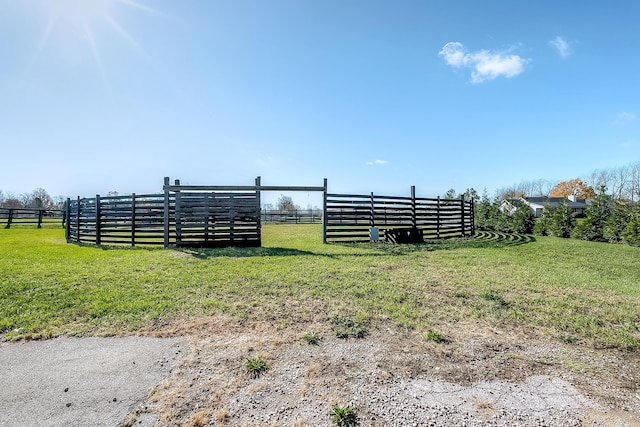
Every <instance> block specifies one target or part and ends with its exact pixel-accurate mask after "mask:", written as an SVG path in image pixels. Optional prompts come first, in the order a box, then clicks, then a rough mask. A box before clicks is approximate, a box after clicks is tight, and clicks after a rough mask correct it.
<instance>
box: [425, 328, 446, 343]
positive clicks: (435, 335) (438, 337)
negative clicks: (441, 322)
mask: <svg viewBox="0 0 640 427" xmlns="http://www.w3.org/2000/svg"><path fill="white" fill-rule="evenodd" d="M425 338H426V339H427V340H428V341H433V342H437V343H443V342H446V341H447V340H446V339H445V337H444V336H443V335H442V334H441V333H440V332H438V331H434V330H429V331H428V332H427V334H426V335H425Z"/></svg>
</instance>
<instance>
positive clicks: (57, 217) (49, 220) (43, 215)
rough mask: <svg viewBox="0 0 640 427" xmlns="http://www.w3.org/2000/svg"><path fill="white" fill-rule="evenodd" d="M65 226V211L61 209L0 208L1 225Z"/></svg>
mask: <svg viewBox="0 0 640 427" xmlns="http://www.w3.org/2000/svg"><path fill="white" fill-rule="evenodd" d="M2 225H4V228H11V227H15V226H25V225H26V226H33V225H35V226H37V228H42V227H43V226H47V227H49V226H51V227H60V226H62V227H64V225H65V211H63V210H59V209H35V208H34V209H30V208H0V226H2Z"/></svg>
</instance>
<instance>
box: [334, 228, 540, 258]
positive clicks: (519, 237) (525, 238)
mask: <svg viewBox="0 0 640 427" xmlns="http://www.w3.org/2000/svg"><path fill="white" fill-rule="evenodd" d="M535 241H536V239H535V237H533V236H530V235H525V234H510V233H498V232H494V231H479V232H477V233H476V235H475V236H473V237H463V238H448V239H433V240H425V241H424V242H423V243H416V244H394V243H386V242H378V243H350V244H345V245H348V246H352V247H356V248H362V249H364V248H366V249H373V250H375V251H379V252H382V253H384V254H385V255H404V254H408V253H412V252H431V251H441V250H453V249H463V248H472V249H487V248H504V247H509V246H518V245H524V244H527V243H533V242H535Z"/></svg>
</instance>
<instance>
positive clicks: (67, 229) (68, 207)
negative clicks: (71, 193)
mask: <svg viewBox="0 0 640 427" xmlns="http://www.w3.org/2000/svg"><path fill="white" fill-rule="evenodd" d="M64 215H65V227H64V234H65V238H66V239H67V243H69V240H71V223H70V221H69V217H70V216H71V199H70V198H69V197H67V205H66V206H65V207H64Z"/></svg>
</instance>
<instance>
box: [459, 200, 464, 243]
mask: <svg viewBox="0 0 640 427" xmlns="http://www.w3.org/2000/svg"><path fill="white" fill-rule="evenodd" d="M460 222H461V225H462V237H464V235H465V234H464V194H461V195H460Z"/></svg>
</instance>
